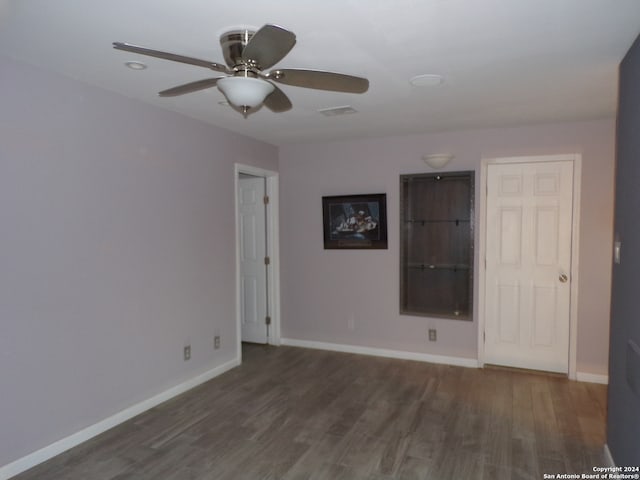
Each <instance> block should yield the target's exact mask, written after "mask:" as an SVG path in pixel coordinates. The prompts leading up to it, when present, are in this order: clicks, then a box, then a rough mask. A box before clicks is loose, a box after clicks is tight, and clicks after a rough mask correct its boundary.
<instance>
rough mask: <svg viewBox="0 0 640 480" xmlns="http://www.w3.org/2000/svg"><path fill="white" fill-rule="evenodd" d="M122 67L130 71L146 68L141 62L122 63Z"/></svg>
mask: <svg viewBox="0 0 640 480" xmlns="http://www.w3.org/2000/svg"><path fill="white" fill-rule="evenodd" d="M124 65H125V66H126V67H127V68H130V69H131V70H145V69H146V68H147V64H146V63H142V62H133V61H132V62H124Z"/></svg>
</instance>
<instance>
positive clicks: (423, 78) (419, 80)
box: [409, 73, 444, 87]
mask: <svg viewBox="0 0 640 480" xmlns="http://www.w3.org/2000/svg"><path fill="white" fill-rule="evenodd" d="M443 82H444V77H443V76H442V75H438V74H435V73H427V74H424V75H416V76H415V77H412V78H411V79H409V83H410V84H411V85H413V86H414V87H435V86H437V85H440V84H442V83H443Z"/></svg>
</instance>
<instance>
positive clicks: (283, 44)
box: [242, 25, 296, 69]
mask: <svg viewBox="0 0 640 480" xmlns="http://www.w3.org/2000/svg"><path fill="white" fill-rule="evenodd" d="M295 44H296V36H295V34H294V33H293V32H290V31H289V30H285V29H284V28H282V27H278V26H277V25H265V26H264V27H262V28H261V29H260V30H258V31H257V32H256V33H254V34H253V36H252V37H251V40H249V43H247V46H246V47H244V49H243V50H242V58H243V59H244V60H253V61H254V62H256V63H257V64H258V66H259V67H260V68H261V69H265V68H270V67H272V66H274V65H275V64H276V63H278V62H279V61H280V60H282V59H283V58H284V56H285V55H286V54H287V53H289V51H290V50H291V49H292V48H293V46H294V45H295Z"/></svg>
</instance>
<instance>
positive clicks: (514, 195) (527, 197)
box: [484, 161, 573, 373]
mask: <svg viewBox="0 0 640 480" xmlns="http://www.w3.org/2000/svg"><path fill="white" fill-rule="evenodd" d="M572 198H573V163H572V162H571V161H558V162H533V163H513V164H491V165H489V166H488V170H487V203H486V208H487V211H486V215H487V217H486V278H485V346H484V347H485V348H484V357H485V363H490V364H497V365H506V366H512V367H518V368H528V369H536V370H546V371H553V372H562V373H568V370H569V324H570V290H571V289H570V282H571V278H570V272H571V231H572V217H571V216H572V210H573V207H572Z"/></svg>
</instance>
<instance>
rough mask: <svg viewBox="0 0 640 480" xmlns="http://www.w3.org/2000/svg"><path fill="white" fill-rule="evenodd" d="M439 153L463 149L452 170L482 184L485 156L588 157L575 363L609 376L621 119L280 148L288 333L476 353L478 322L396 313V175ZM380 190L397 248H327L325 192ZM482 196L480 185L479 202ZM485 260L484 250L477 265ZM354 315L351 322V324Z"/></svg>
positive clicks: (470, 355)
mask: <svg viewBox="0 0 640 480" xmlns="http://www.w3.org/2000/svg"><path fill="white" fill-rule="evenodd" d="M334 121H345V120H344V119H341V118H338V119H336V120H334ZM439 152H451V153H454V154H455V155H456V158H455V160H454V161H453V162H452V163H451V164H450V167H448V168H449V169H451V170H475V171H476V181H477V182H478V181H479V179H480V175H479V171H480V162H481V159H482V158H483V157H485V158H487V157H494V156H512V155H537V154H555V153H581V154H582V159H583V165H582V201H581V205H580V211H581V230H580V233H581V238H580V278H579V281H580V291H579V299H578V301H579V304H578V318H579V320H578V321H579V330H578V352H577V360H578V361H577V363H578V365H577V367H578V371H579V372H585V373H593V374H599V375H606V373H607V355H608V350H607V342H608V340H607V339H608V334H609V331H608V325H609V300H610V294H609V288H610V282H611V274H610V248H611V243H612V221H613V220H612V215H613V212H612V211H613V158H614V121H613V120H612V119H606V120H600V121H592V122H585V123H574V124H558V125H546V126H532V127H522V128H506V129H493V130H477V131H465V132H452V133H441V134H431V135H415V136H408V137H393V138H380V139H364V140H359V141H350V142H340V143H330V144H315V145H293V146H286V147H282V148H281V149H280V175H281V186H282V187H281V194H282V198H281V205H282V207H281V229H282V230H281V235H280V238H281V242H282V246H281V249H282V251H283V252H286V255H284V256H283V259H282V292H283V298H282V315H283V325H282V332H283V336H284V337H287V338H292V339H298V340H308V341H318V342H332V343H340V344H349V345H357V346H367V347H376V348H387V349H395V350H401V351H409V352H421V353H428V354H437V355H446V356H456V357H466V358H476V357H477V321H474V322H465V321H456V320H442V319H430V318H423V317H412V316H405V315H399V313H398V311H399V266H398V262H399V226H398V221H399V197H398V195H399V175H400V174H403V173H417V172H424V171H428V167H427V166H426V165H425V164H424V163H423V162H422V160H421V157H422V155H424V154H427V153H439ZM377 192H386V193H387V209H388V220H389V249H388V250H382V251H381V250H375V251H351V250H350V251H335V250H323V245H322V224H321V215H320V212H321V197H322V196H323V195H339V194H350V193H377ZM479 193H480V190H479V188H476V195H477V198H476V200H477V199H478V198H479ZM476 205H477V203H476ZM479 212H480V208H477V209H476V213H477V214H479ZM476 231H477V229H476ZM476 248H477V239H476ZM478 261H479V255H476V267H477V262H478ZM476 291H477V275H476ZM476 302H477V295H476ZM351 317H353V318H354V322H353V323H354V326H355V328H354V329H350V328H349V319H350V318H351ZM428 328H437V330H438V341H437V342H436V343H429V342H428V341H427V329H428Z"/></svg>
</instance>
